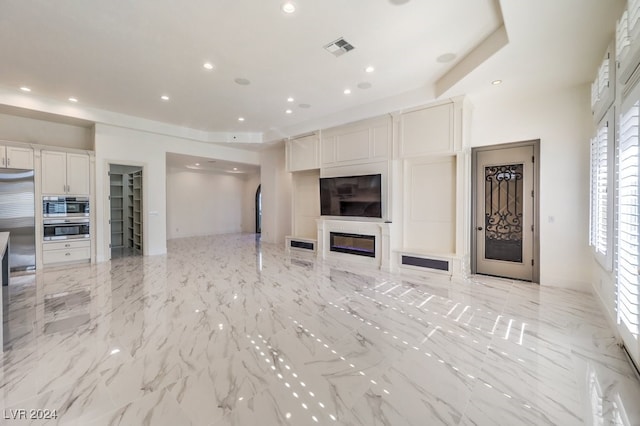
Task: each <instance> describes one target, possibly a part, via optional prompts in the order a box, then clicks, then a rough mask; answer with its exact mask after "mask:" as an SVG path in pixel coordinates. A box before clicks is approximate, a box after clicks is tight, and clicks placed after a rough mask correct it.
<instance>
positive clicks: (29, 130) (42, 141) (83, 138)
mask: <svg viewBox="0 0 640 426" xmlns="http://www.w3.org/2000/svg"><path fill="white" fill-rule="evenodd" d="M0 140H7V141H13V142H26V143H34V144H39V145H52V146H59V147H65V148H76V149H89V150H92V149H93V129H92V128H91V127H83V126H75V125H71V124H63V123H54V122H51V121H45V120H38V119H35V118H28V117H19V116H15V115H8V114H0Z"/></svg>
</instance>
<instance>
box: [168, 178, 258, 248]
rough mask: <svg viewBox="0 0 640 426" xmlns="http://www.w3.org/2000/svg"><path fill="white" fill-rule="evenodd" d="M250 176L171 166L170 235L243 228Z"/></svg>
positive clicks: (169, 184)
mask: <svg viewBox="0 0 640 426" xmlns="http://www.w3.org/2000/svg"><path fill="white" fill-rule="evenodd" d="M248 179H249V177H248V176H246V175H244V174H230V173H223V172H221V173H213V172H198V171H188V170H177V169H168V171H167V239H169V240H171V239H174V238H183V237H192V236H198V235H218V234H230V233H236V232H242V230H243V229H242V228H243V226H242V225H243V223H242V222H243V218H244V216H245V215H244V210H245V209H246V207H247V204H246V202H245V201H246V198H247V197H246V196H245V195H246V194H245V183H246V181H247V180H248ZM245 227H246V224H245Z"/></svg>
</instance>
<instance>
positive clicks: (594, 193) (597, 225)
mask: <svg viewBox="0 0 640 426" xmlns="http://www.w3.org/2000/svg"><path fill="white" fill-rule="evenodd" d="M608 147H609V128H608V123H607V122H605V123H604V124H603V125H602V126H600V127H599V128H598V131H597V133H596V136H595V137H594V138H593V139H592V141H591V235H590V241H591V245H592V246H593V248H594V250H595V251H596V253H599V254H601V255H602V256H605V257H606V256H607V254H608V253H609V250H608V239H609V235H608V234H609V230H608V228H609V226H608V223H609V220H608V218H609V213H608V211H609V198H608V187H609V178H608V175H609V167H608V164H609V158H608Z"/></svg>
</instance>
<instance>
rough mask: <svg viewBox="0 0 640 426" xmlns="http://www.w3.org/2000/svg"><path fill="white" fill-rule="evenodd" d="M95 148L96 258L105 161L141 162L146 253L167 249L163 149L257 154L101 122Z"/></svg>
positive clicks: (236, 157) (100, 246) (100, 248)
mask: <svg viewBox="0 0 640 426" xmlns="http://www.w3.org/2000/svg"><path fill="white" fill-rule="evenodd" d="M95 149H96V208H95V211H96V219H97V227H96V239H97V242H96V243H97V259H98V261H103V260H105V259H106V258H107V257H106V255H107V253H106V236H107V235H108V232H109V228H108V223H107V222H106V220H105V211H106V208H108V200H107V195H108V179H107V170H108V169H107V167H108V164H109V163H116V164H125V165H127V164H132V165H140V166H143V186H144V188H143V213H144V225H143V232H144V236H143V237H144V238H143V244H144V253H145V254H146V255H155V254H163V253H166V251H167V247H166V240H167V213H166V206H167V197H166V194H167V189H166V188H167V185H166V153H167V152H174V153H179V154H186V155H194V156H201V157H207V158H217V159H223V160H229V161H237V162H241V163H247V164H256V165H257V164H259V155H258V154H257V153H255V152H250V151H246V150H241V149H235V148H231V147H223V146H218V145H213V144H208V143H200V142H194V141H192V140H189V139H182V138H177V137H173V136H164V135H159V134H156V133H149V132H144V131H138V130H131V129H126V128H121V127H115V126H109V125H105V124H96V127H95ZM283 161H284V160H283Z"/></svg>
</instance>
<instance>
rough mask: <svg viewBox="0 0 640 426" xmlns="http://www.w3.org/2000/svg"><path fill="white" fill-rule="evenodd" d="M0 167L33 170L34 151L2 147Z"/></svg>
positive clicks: (23, 148) (10, 146)
mask: <svg viewBox="0 0 640 426" xmlns="http://www.w3.org/2000/svg"><path fill="white" fill-rule="evenodd" d="M0 167H2V168H10V169H27V170H32V169H33V149H31V148H28V147H21V146H13V145H0Z"/></svg>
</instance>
